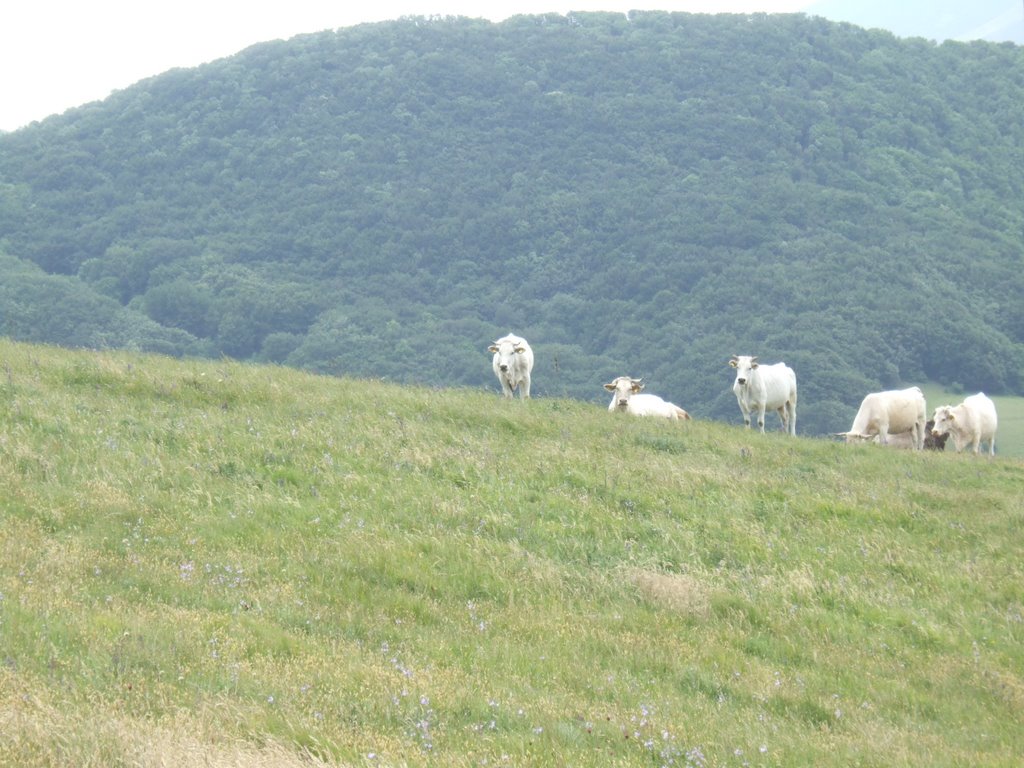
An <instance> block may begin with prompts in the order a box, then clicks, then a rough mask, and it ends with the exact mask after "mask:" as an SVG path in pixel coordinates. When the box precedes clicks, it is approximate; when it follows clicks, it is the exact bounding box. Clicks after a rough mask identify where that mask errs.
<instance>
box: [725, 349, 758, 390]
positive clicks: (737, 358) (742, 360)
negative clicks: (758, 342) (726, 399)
mask: <svg viewBox="0 0 1024 768" xmlns="http://www.w3.org/2000/svg"><path fill="white" fill-rule="evenodd" d="M729 365H731V366H732V367H733V368H735V369H736V383H737V384H739V385H740V386H741V387H742V386H743V385H744V384H746V383H747V380H748V379H749V378H750V373H751V371H753V370H755V369H756V368H757V355H754V356H750V355H733V356H732V359H731V360H729Z"/></svg>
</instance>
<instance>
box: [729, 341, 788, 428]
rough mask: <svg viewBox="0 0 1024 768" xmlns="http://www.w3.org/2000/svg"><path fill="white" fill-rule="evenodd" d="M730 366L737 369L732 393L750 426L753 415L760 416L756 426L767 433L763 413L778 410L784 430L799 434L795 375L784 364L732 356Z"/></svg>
mask: <svg viewBox="0 0 1024 768" xmlns="http://www.w3.org/2000/svg"><path fill="white" fill-rule="evenodd" d="M729 365H731V366H732V367H733V368H735V369H736V381H735V382H733V385H732V391H733V393H734V394H735V395H736V402H737V403H739V405H740V411H741V412H742V413H743V423H744V424H746V425H747V427H748V428H749V427H750V414H751V413H754V412H756V413H757V426H758V427H760V429H761V431H762V432H764V413H765V411H767V410H769V409H771V410H773V411H778V414H779V418H780V419H781V420H782V431H783V432H788V433H789V434H791V435H795V434H796V373H794V372H793V369H792V368H790V367H789V366H788V365H786V364H785V363H775V364H774V365H761V364H760V363H758V362H757V357H751V356H750V355H733V356H732V359H731V360H730V361H729Z"/></svg>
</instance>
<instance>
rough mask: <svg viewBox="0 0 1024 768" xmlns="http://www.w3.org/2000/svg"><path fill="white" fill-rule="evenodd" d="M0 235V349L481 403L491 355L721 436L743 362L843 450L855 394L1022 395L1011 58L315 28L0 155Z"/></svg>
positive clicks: (695, 18) (1016, 95) (1022, 234)
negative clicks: (354, 380)
mask: <svg viewBox="0 0 1024 768" xmlns="http://www.w3.org/2000/svg"><path fill="white" fill-rule="evenodd" d="M0 233H2V234H0V237H2V239H0V251H3V252H4V253H6V254H7V258H6V259H5V260H4V261H3V263H2V264H0V267H2V268H3V270H4V274H5V280H8V278H7V274H8V270H10V274H11V275H12V278H10V279H16V281H17V285H19V286H23V287H24V290H22V289H21V288H13V287H11V286H12V285H14V284H15V283H12V282H8V286H7V287H6V290H4V291H0V312H2V313H3V314H2V315H0V332H3V333H6V334H10V335H14V336H18V337H21V338H33V339H42V340H48V341H54V342H58V343H65V344H82V345H102V344H110V345H123V344H131V345H134V346H137V347H140V348H143V349H156V350H160V351H168V352H172V353H175V354H227V355H231V356H235V357H239V358H243V359H245V358H251V359H256V360H267V361H273V362H279V363H284V364H288V365H296V366H302V367H307V368H310V369H313V370H317V371H322V372H328V373H342V372H343V373H347V374H353V375H361V376H372V377H387V378H390V379H394V380H398V381H409V382H417V383H432V384H445V385H449V384H454V385H467V386H495V384H494V382H493V381H491V373H490V366H489V359H488V356H487V354H486V351H485V350H486V347H487V345H488V344H489V343H490V341H492V340H493V339H494V338H496V337H497V336H500V335H503V334H504V333H506V332H508V331H515V332H517V333H520V334H522V335H524V336H526V337H527V338H528V339H530V341H531V343H532V344H533V346H534V349H535V353H536V356H537V368H536V370H535V375H534V380H535V382H536V383H535V386H534V391H535V393H536V394H538V395H541V396H543V395H559V396H562V395H568V396H572V397H579V398H583V399H587V400H594V401H603V399H604V391H603V390H602V389H601V384H602V383H604V382H605V381H609V380H610V379H611V378H613V377H615V376H617V375H622V374H629V375H633V376H643V377H644V378H645V380H646V381H648V383H649V385H650V388H651V391H655V392H657V393H658V394H661V395H663V396H665V397H668V398H669V399H672V400H673V401H675V402H677V403H679V404H680V405H682V406H684V407H685V408H686V409H687V410H689V411H691V412H692V413H694V414H695V415H696V416H697V417H714V418H724V419H729V420H733V421H735V420H737V419H738V411H737V409H736V407H735V402H734V401H733V399H732V395H731V393H730V392H729V386H730V384H731V377H730V374H729V369H728V367H727V365H726V363H727V360H728V358H729V356H730V355H732V354H758V355H760V356H761V358H762V359H763V360H766V361H775V360H785V361H786V362H787V363H789V364H790V365H791V366H793V367H794V368H795V369H796V371H797V374H798V376H799V378H800V389H801V393H800V396H801V414H800V428H801V431H802V432H819V433H820V432H829V431H835V430H836V429H838V428H843V427H845V426H846V424H844V423H843V422H845V421H847V420H848V418H849V417H850V415H852V410H853V408H854V407H855V406H856V404H857V403H858V402H859V400H860V398H861V396H862V395H863V394H864V393H865V392H866V391H868V390H869V389H872V388H877V387H883V386H884V387H889V386H896V385H906V384H911V383H920V382H923V381H924V380H926V379H930V380H935V381H938V382H942V383H945V384H954V385H957V386H962V387H965V388H967V389H970V390H975V391H976V390H978V389H984V390H985V391H988V392H991V393H999V392H1015V393H1018V394H1024V378H1022V375H1021V371H1022V369H1024V302H1022V301H1021V297H1022V296H1024V269H1022V267H1024V264H1022V261H1024V260H1022V246H1024V51H1022V49H1021V48H1018V47H1016V46H1014V45H1011V44H991V43H971V44H961V43H944V44H942V45H935V44H932V43H929V42H926V41H924V40H920V39H916V40H915V39H912V40H899V39H897V38H895V37H893V36H892V35H890V34H888V33H885V32H882V31H877V30H874V31H865V30H863V29H859V28H857V27H853V26H851V25H848V24H835V23H831V22H827V21H825V20H823V19H820V18H808V17H805V16H802V15H764V14H755V15H725V14H723V15H692V14H683V13H662V12H644V13H640V12H637V13H633V14H631V15H630V16H628V17H627V16H623V15H621V14H611V13H587V14H571V15H569V16H560V15H554V14H552V15H545V16H519V17H515V18H512V19H510V20H508V21H505V22H503V23H500V24H493V23H490V22H486V21H480V20H469V19H461V18H458V19H453V18H429V19H427V18H409V19H403V20H400V21H395V22H387V23H381V24H371V25H362V26H358V27H353V28H349V29H343V30H338V31H332V32H323V33H319V34H312V35H304V36H300V37H297V38H294V39H292V40H289V41H286V42H274V43H266V44H261V45H257V46H254V47H252V48H250V49H247V50H246V51H243V52H242V53H240V54H238V55H236V56H233V57H230V58H228V59H224V60H221V61H217V62H214V63H211V64H208V65H205V66H203V67H199V68H196V69H189V70H174V71H171V72H168V73H166V74H164V75H161V76H159V77H155V78H152V79H149V80H145V81H143V82H140V83H138V84H137V85H135V86H133V87H131V88H128V89H126V90H124V91H120V92H118V93H116V94H114V95H112V96H111V97H110V98H108V99H106V100H105V101H103V102H100V103H95V104H91V105H87V106H85V107H82V108H79V109H76V110H72V111H70V112H68V113H66V114H65V115H63V116H59V117H54V118H50V119H48V120H46V121H44V122H42V123H38V124H34V125H33V126H30V127H28V128H25V129H22V130H20V131H17V132H14V133H10V134H5V135H0ZM28 264H32V265H33V268H34V269H35V270H36V272H35V273H34V274H31V275H30V274H29V271H28V267H27V265H28ZM30 286H31V288H30ZM43 286H49V288H51V289H52V292H51V291H50V290H47V289H44V288H43ZM59 296H69V297H70V296H73V297H75V300H74V301H64V300H62V299H60V298H58V297H59ZM65 309H66V310H67V312H66V314H64V315H62V313H63V310H65ZM37 319H38V324H37ZM126 329H127V330H126ZM129 330H130V332H129Z"/></svg>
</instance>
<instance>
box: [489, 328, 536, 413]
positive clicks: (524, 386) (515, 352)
mask: <svg viewBox="0 0 1024 768" xmlns="http://www.w3.org/2000/svg"><path fill="white" fill-rule="evenodd" d="M487 349H488V351H490V352H493V353H494V358H493V359H492V360H491V368H493V369H494V375H495V376H497V377H498V381H500V382H501V391H502V392H503V393H504V394H505V397H512V396H513V393H514V392H515V389H516V387H518V388H519V397H520V399H525V398H528V397H529V396H530V372H531V371H533V350H532V349H530V345H529V344H527V343H526V339H522V338H520V337H519V336H516V335H515V334H512V333H510V334H508V335H507V336H503V337H501V338H500V339H498V340H497V341H496V342H494V343H493V344H491V346H489V347H488V348H487Z"/></svg>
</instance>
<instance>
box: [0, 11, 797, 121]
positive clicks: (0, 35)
mask: <svg viewBox="0 0 1024 768" xmlns="http://www.w3.org/2000/svg"><path fill="white" fill-rule="evenodd" d="M810 4H811V2H810V0H651V2H650V4H644V3H643V2H642V0H641V1H640V2H637V0H633V1H632V2H621V1H620V0H581V1H580V2H571V1H570V0H475V1H474V0H375V1H374V2H366V1H365V0H335V1H334V2H329V1H328V0H290V1H289V2H269V3H268V2H260V0H245V1H244V2H243V1H242V0H204V1H203V2H200V1H199V0H177V1H176V2H173V3H149V2H143V1H141V0H91V1H90V2H85V1H84V0H57V1H56V2H53V1H51V0H26V1H19V0H14V2H10V3H7V4H6V7H5V9H4V11H3V13H2V14H0V73H2V75H0V131H12V130H15V129H16V128H20V127H22V126H24V125H27V124H28V123H30V122H32V121H34V120H42V119H43V118H44V117H48V116H49V115H52V114H56V113H60V112H63V111H64V110H66V109H70V108H71V107H77V106H80V105H82V104H86V103H88V102H91V101H97V100H99V99H104V98H106V97H107V96H109V95H110V93H111V92H112V91H115V90H119V89H121V88H126V87H128V86H129V85H132V84H133V83H136V82H138V81H139V80H142V79H144V78H147V77H151V76H153V75H158V74H160V73H162V72H166V71H167V70H169V69H173V68H174V67H194V66H197V65H199V64H202V63H204V62H207V61H212V60H214V59H219V58H222V57H224V56H230V55H232V54H234V53H238V52H239V51H241V50H242V49H243V48H246V47H248V46H250V45H252V44H254V43H259V42H263V41H265V40H276V39H287V38H289V37H293V36H295V35H298V34H302V33H305V32H318V31H320V30H323V29H334V28H337V27H347V26H351V25H353V24H360V23H362V22H368V21H383V20H386V19H397V18H399V17H401V16H409V15H415V16H426V15H435V14H440V15H453V16H454V15H457V16H471V17H476V18H486V19H490V20H491V21H502V20H504V19H506V18H508V17H509V16H513V15H515V14H518V13H548V12H555V13H562V14H564V13H567V12H569V11H570V10H574V11H585V10H599V11H621V12H623V13H625V12H626V11H628V10H630V9H631V8H642V9H645V10H647V9H660V10H668V11H687V12H690V13H750V12H757V11H763V12H768V13H790V12H794V11H800V10H802V9H804V8H806V7H807V6H809V5H810Z"/></svg>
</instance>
